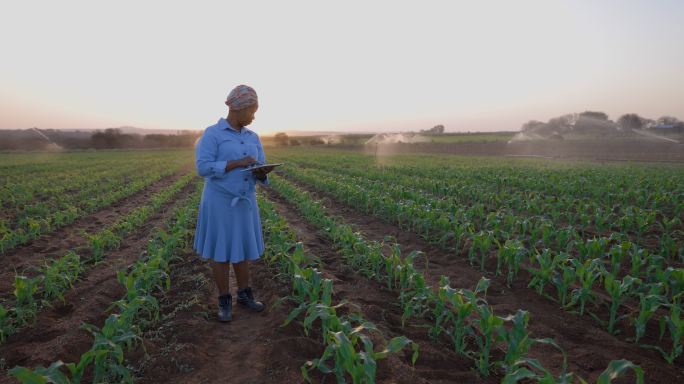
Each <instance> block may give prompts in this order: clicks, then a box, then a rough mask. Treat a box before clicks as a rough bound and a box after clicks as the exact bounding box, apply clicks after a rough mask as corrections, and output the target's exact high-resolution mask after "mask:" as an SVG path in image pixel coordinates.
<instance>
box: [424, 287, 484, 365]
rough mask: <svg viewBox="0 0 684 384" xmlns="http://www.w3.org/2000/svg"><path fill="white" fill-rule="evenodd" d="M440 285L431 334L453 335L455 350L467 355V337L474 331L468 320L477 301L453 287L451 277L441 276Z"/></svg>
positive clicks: (434, 335)
mask: <svg viewBox="0 0 684 384" xmlns="http://www.w3.org/2000/svg"><path fill="white" fill-rule="evenodd" d="M439 285H440V288H439V292H438V297H437V300H435V307H434V309H433V312H432V314H433V317H434V319H435V324H434V325H433V326H432V327H431V328H430V335H431V336H432V337H433V338H436V337H438V336H439V335H440V334H441V333H446V334H447V335H449V336H450V337H451V341H452V343H453V344H454V350H455V351H456V352H458V353H460V354H463V355H465V354H466V339H465V338H466V336H469V335H472V334H473V333H474V329H473V327H472V326H471V325H470V324H469V323H467V322H466V320H467V319H468V317H470V315H471V314H472V313H473V312H474V310H475V305H476V304H477V301H471V300H470V299H469V298H467V297H466V296H465V295H463V293H462V292H461V291H459V290H456V289H453V288H451V287H450V286H449V279H448V278H447V277H445V276H442V277H441V279H440V283H439Z"/></svg>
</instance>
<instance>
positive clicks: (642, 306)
mask: <svg viewBox="0 0 684 384" xmlns="http://www.w3.org/2000/svg"><path fill="white" fill-rule="evenodd" d="M662 304H663V296H661V295H658V294H643V293H641V294H639V314H638V315H637V317H635V318H633V319H632V324H634V334H635V336H634V343H639V339H641V337H643V336H644V334H645V333H646V324H647V323H648V321H649V320H650V319H651V318H652V317H653V315H654V314H655V312H656V310H657V309H658V307H660V306H661V305H662Z"/></svg>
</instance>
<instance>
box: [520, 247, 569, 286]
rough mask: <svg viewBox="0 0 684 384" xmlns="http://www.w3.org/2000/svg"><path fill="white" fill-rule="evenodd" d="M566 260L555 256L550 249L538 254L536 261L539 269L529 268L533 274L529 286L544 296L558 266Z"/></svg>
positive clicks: (561, 256) (560, 256)
mask: <svg viewBox="0 0 684 384" xmlns="http://www.w3.org/2000/svg"><path fill="white" fill-rule="evenodd" d="M565 258H566V257H565V256H563V255H560V254H559V255H555V256H554V255H553V253H552V252H551V250H550V249H548V248H547V249H544V250H542V252H541V253H537V254H536V255H535V257H534V260H536V262H537V266H538V268H532V267H529V268H528V271H529V272H530V273H531V274H532V279H531V280H530V282H529V284H528V285H527V286H528V287H534V289H535V290H536V291H537V293H538V294H540V295H544V286H546V283H548V282H550V281H551V279H552V278H553V275H554V272H555V271H556V269H557V267H558V265H559V264H560V263H561V261H562V260H564V259H565Z"/></svg>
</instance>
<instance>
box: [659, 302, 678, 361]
mask: <svg viewBox="0 0 684 384" xmlns="http://www.w3.org/2000/svg"><path fill="white" fill-rule="evenodd" d="M681 299H682V294H679V295H678V296H676V297H675V298H674V300H673V302H672V304H668V305H669V307H670V312H669V313H668V314H667V315H666V316H663V317H661V318H660V339H662V338H663V336H664V335H665V330H666V329H667V330H668V331H669V332H670V338H671V339H672V349H670V352H668V353H666V352H665V351H664V350H663V349H661V348H660V347H656V349H657V350H659V351H660V353H661V354H662V355H663V357H664V358H665V360H667V362H668V363H670V364H672V363H673V362H674V361H675V359H677V357H679V356H680V355H681V354H682V352H683V351H684V346H682V338H684V318H682V304H681Z"/></svg>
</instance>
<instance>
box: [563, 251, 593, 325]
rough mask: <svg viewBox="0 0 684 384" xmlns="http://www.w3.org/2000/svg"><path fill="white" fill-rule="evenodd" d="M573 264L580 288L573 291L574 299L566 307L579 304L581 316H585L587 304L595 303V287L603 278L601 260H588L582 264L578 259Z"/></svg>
mask: <svg viewBox="0 0 684 384" xmlns="http://www.w3.org/2000/svg"><path fill="white" fill-rule="evenodd" d="M572 264H573V266H574V267H575V274H576V275H577V279H578V280H579V287H578V288H575V289H573V290H572V294H571V297H572V299H571V301H570V304H568V305H567V306H566V307H571V306H574V305H576V304H577V303H579V305H580V315H584V309H585V307H586V304H587V303H593V302H594V301H595V299H596V294H595V293H594V291H593V287H594V284H596V282H597V281H598V280H599V279H600V277H601V260H598V259H594V260H587V261H585V262H584V263H582V262H580V261H579V260H577V259H573V260H572Z"/></svg>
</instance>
